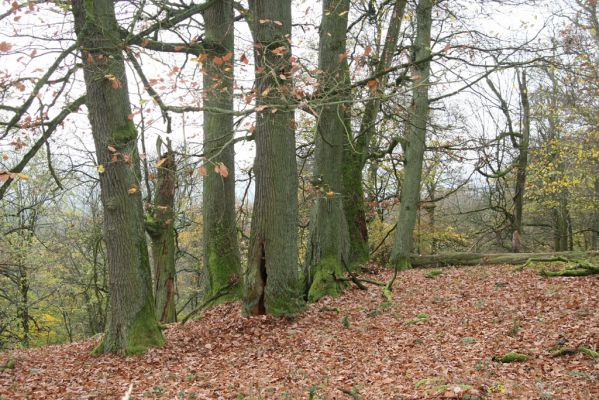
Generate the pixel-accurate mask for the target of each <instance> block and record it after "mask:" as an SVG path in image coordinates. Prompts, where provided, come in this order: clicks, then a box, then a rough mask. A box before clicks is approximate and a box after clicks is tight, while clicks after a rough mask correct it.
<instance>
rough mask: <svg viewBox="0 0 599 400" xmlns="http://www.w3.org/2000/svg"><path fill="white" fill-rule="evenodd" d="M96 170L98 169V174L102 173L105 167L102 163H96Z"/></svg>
mask: <svg viewBox="0 0 599 400" xmlns="http://www.w3.org/2000/svg"><path fill="white" fill-rule="evenodd" d="M96 170H98V173H99V174H103V173H104V171H106V169H105V168H104V166H103V165H102V164H100V165H98V166H97V167H96Z"/></svg>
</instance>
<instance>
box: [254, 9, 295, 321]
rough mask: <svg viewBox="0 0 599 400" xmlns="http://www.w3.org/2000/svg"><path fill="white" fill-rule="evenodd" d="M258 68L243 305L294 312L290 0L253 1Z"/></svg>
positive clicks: (261, 311)
mask: <svg viewBox="0 0 599 400" xmlns="http://www.w3.org/2000/svg"><path fill="white" fill-rule="evenodd" d="M249 5H250V12H251V16H252V22H251V23H252V24H253V33H254V42H255V43H254V56H255V60H256V62H255V74H256V89H255V90H256V106H257V111H256V130H255V133H254V134H255V137H256V139H255V140H256V160H255V162H254V171H255V174H256V188H255V190H256V193H255V197H254V209H253V213H252V227H251V234H250V248H249V255H248V266H247V272H246V273H245V274H244V277H245V284H244V310H245V312H246V313H247V314H253V315H257V314H265V313H268V314H272V315H294V314H296V313H297V312H299V311H300V310H301V309H302V307H303V305H304V301H303V295H302V284H301V282H300V279H299V265H298V244H297V239H298V232H297V223H298V211H297V190H298V178H297V162H296V158H295V118H294V113H293V110H290V109H288V108H287V107H286V106H287V100H286V97H287V96H288V95H289V94H291V91H292V75H291V63H292V59H291V58H290V57H291V46H290V39H291V0H252V1H250V2H249Z"/></svg>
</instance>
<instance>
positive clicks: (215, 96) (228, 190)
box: [203, 0, 241, 299]
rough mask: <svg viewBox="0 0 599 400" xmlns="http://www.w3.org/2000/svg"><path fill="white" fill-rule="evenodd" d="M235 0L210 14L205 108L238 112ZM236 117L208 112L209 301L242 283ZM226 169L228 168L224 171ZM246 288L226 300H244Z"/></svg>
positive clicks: (206, 211) (206, 223) (206, 263)
mask: <svg viewBox="0 0 599 400" xmlns="http://www.w3.org/2000/svg"><path fill="white" fill-rule="evenodd" d="M233 17H234V15H233V0H223V1H219V2H216V3H214V4H213V5H212V6H211V7H210V8H208V9H207V10H206V11H204V24H205V35H206V37H205V40H204V42H205V45H206V49H207V55H208V57H207V58H206V60H205V61H204V64H203V68H204V87H203V93H204V106H205V107H206V108H218V109H222V110H230V111H231V112H232V111H233V60H234V57H233V51H234V33H235V32H234V27H233V23H234V21H233ZM232 140H233V115H232V113H230V114H227V113H226V112H225V113H219V112H210V111H204V153H205V154H206V158H207V159H208V160H209V163H210V165H211V166H217V167H218V170H219V171H220V173H214V172H212V170H213V168H209V167H208V168H207V169H208V174H207V175H206V176H205V177H204V190H203V218H204V221H203V223H204V236H203V237H204V252H203V255H204V274H205V277H204V279H205V280H204V283H203V287H204V290H205V293H204V296H205V297H206V298H208V297H212V296H214V295H215V294H216V293H217V292H219V291H220V290H222V289H223V288H225V287H228V286H229V284H230V283H231V282H236V281H239V276H240V271H241V265H240V254H239V245H238V238H237V228H236V222H235V153H234V148H233V144H232V143H231V142H232ZM221 166H224V168H222V167H221ZM225 168H226V169H225ZM239 288H240V285H237V286H235V287H234V288H232V289H230V290H229V294H228V295H226V296H224V297H223V298H222V299H234V298H238V297H239V295H240V290H239Z"/></svg>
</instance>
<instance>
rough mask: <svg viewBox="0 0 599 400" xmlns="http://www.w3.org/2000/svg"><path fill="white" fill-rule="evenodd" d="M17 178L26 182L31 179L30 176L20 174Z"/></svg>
mask: <svg viewBox="0 0 599 400" xmlns="http://www.w3.org/2000/svg"><path fill="white" fill-rule="evenodd" d="M16 176H17V178H19V179H22V180H24V181H26V180H28V179H29V175H25V174H22V173H20V172H19V173H18V174H16Z"/></svg>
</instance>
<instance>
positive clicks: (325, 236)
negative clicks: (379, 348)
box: [305, 0, 351, 301]
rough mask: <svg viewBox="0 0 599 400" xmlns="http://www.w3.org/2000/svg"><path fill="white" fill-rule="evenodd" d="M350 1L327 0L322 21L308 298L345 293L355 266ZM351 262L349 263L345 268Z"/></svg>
mask: <svg viewBox="0 0 599 400" xmlns="http://www.w3.org/2000/svg"><path fill="white" fill-rule="evenodd" d="M348 14H349V0H324V1H323V3H322V21H321V23H320V45H319V61H318V62H319V69H320V70H321V71H323V73H322V74H321V75H320V79H319V82H318V84H319V85H318V87H319V91H320V93H321V95H323V96H325V100H324V102H325V103H330V104H332V105H325V106H323V107H321V108H320V110H319V115H318V123H317V127H316V164H315V167H314V178H313V181H317V182H318V184H319V185H320V188H321V191H320V195H319V196H318V197H316V199H315V200H314V205H313V207H312V213H311V216H310V237H309V239H308V248H307V252H306V259H305V277H306V280H307V282H306V283H307V289H308V300H309V301H316V300H318V299H319V298H321V297H323V296H326V295H331V296H335V295H337V294H339V293H340V292H341V291H342V290H343V288H344V286H345V284H344V282H343V281H341V280H340V279H338V278H340V277H341V276H343V274H344V271H345V268H346V267H348V266H349V259H348V256H349V233H348V229H347V222H346V220H345V214H344V213H343V201H342V196H343V193H344V190H343V178H342V170H343V164H342V162H343V141H344V138H345V137H346V135H347V136H350V135H351V124H350V120H349V117H350V115H349V112H348V111H349V108H350V102H351V90H350V89H349V86H350V85H349V84H350V81H349V65H348V63H347V57H346V54H347V53H346V49H345V44H346V38H347V21H348ZM328 93H330V95H327V94H328ZM344 264H345V267H344Z"/></svg>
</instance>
